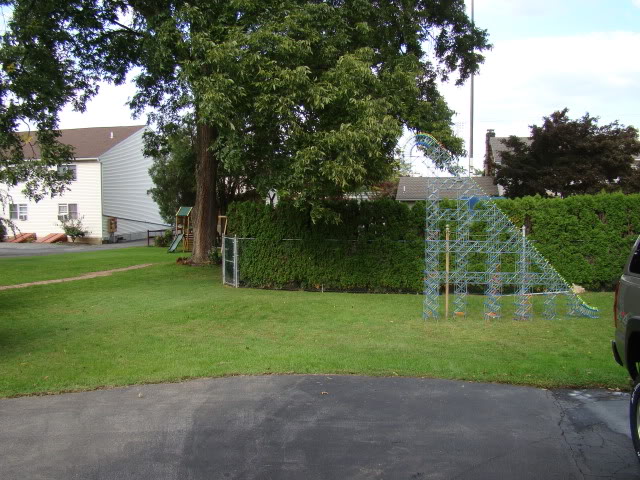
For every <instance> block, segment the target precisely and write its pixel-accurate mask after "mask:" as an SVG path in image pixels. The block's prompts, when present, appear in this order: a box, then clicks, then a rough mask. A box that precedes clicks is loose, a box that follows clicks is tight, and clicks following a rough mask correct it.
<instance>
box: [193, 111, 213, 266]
mask: <svg viewBox="0 0 640 480" xmlns="http://www.w3.org/2000/svg"><path fill="white" fill-rule="evenodd" d="M196 128H197V132H196V202H195V205H194V207H195V208H194V213H195V218H194V220H193V255H192V257H191V261H192V262H193V263H195V264H203V263H207V262H208V261H209V251H210V250H211V248H212V247H215V245H214V242H215V239H216V236H215V229H216V224H217V222H216V220H217V218H216V210H217V208H216V198H217V197H216V187H217V181H218V160H217V158H216V156H215V154H214V153H213V152H212V151H211V150H210V147H211V145H212V143H213V142H214V141H215V139H216V137H217V131H216V129H215V128H214V127H211V126H209V125H205V124H202V123H199V124H198V125H197V127H196Z"/></svg>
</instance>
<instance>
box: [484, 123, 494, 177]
mask: <svg viewBox="0 0 640 480" xmlns="http://www.w3.org/2000/svg"><path fill="white" fill-rule="evenodd" d="M495 136H496V132H495V131H494V129H493V128H487V137H486V141H485V153H484V176H488V177H491V176H494V175H495V173H496V171H495V170H496V166H495V160H494V157H493V151H492V150H491V142H490V139H491V138H493V137H495Z"/></svg>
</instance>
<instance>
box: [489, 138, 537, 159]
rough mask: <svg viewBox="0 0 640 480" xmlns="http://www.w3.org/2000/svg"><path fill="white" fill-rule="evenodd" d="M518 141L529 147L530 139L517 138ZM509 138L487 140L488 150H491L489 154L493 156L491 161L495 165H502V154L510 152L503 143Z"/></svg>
mask: <svg viewBox="0 0 640 480" xmlns="http://www.w3.org/2000/svg"><path fill="white" fill-rule="evenodd" d="M517 138H518V140H520V141H521V142H523V143H524V144H525V145H531V139H530V138H529V137H517ZM508 139H509V137H490V138H489V148H490V149H491V153H492V154H493V161H494V163H495V164H496V165H502V154H503V153H504V152H507V151H509V150H510V148H509V147H507V146H506V145H505V144H504V143H502V142H503V141H506V140H508Z"/></svg>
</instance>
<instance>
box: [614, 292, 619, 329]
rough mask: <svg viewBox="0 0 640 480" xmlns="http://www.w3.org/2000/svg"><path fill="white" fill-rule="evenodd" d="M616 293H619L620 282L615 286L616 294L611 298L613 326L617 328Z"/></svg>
mask: <svg viewBox="0 0 640 480" xmlns="http://www.w3.org/2000/svg"><path fill="white" fill-rule="evenodd" d="M618 292H620V282H618V284H617V285H616V292H615V295H614V296H613V326H614V327H616V328H618Z"/></svg>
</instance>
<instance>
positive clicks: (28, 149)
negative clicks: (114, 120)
mask: <svg viewBox="0 0 640 480" xmlns="http://www.w3.org/2000/svg"><path fill="white" fill-rule="evenodd" d="M143 128H145V126H144V125H132V126H125V127H94V128H69V129H65V130H60V134H61V135H60V137H58V141H59V142H60V143H63V144H65V145H71V146H72V147H73V149H74V156H75V157H76V158H98V157H100V156H101V155H102V154H104V153H105V152H107V151H108V150H110V149H111V148H112V147H114V146H115V145H117V144H118V143H120V142H122V141H123V140H125V139H127V138H129V137H130V136H131V135H133V134H134V133H136V132H138V131H140V130H142V129H143ZM18 134H19V135H22V136H23V138H25V140H26V142H25V145H24V155H25V157H29V158H33V157H36V158H37V157H39V156H40V148H39V146H38V144H37V143H36V132H18Z"/></svg>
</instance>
